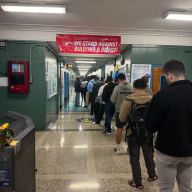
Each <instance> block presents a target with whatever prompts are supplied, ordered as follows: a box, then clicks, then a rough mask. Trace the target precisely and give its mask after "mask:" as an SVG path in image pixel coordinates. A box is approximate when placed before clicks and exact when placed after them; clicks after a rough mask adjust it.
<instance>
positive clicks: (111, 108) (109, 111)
mask: <svg viewBox="0 0 192 192" xmlns="http://www.w3.org/2000/svg"><path fill="white" fill-rule="evenodd" d="M106 81H107V82H108V84H107V85H106V86H105V87H104V89H103V94H102V100H103V102H104V103H105V108H104V111H105V124H104V126H105V130H104V133H106V134H109V135H110V134H111V121H112V118H113V115H114V113H115V104H114V103H112V102H111V100H110V98H111V95H112V93H113V90H114V88H115V86H116V85H115V83H114V82H113V78H112V77H111V76H108V77H107V80H106Z"/></svg>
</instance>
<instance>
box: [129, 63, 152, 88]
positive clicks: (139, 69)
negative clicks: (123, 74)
mask: <svg viewBox="0 0 192 192" xmlns="http://www.w3.org/2000/svg"><path fill="white" fill-rule="evenodd" d="M144 75H149V76H150V77H151V64H132V67H131V83H132V84H133V83H134V81H135V80H137V79H140V78H141V77H143V76H144ZM148 85H149V87H151V82H150V79H149V82H148Z"/></svg>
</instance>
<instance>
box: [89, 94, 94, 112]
mask: <svg viewBox="0 0 192 192" xmlns="http://www.w3.org/2000/svg"><path fill="white" fill-rule="evenodd" d="M90 102H91V115H93V114H94V107H95V98H94V96H93V94H92V93H90Z"/></svg>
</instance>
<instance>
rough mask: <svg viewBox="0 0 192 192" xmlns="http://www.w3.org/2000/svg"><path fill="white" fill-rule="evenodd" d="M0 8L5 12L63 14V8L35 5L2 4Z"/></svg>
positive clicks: (64, 11) (64, 10)
mask: <svg viewBox="0 0 192 192" xmlns="http://www.w3.org/2000/svg"><path fill="white" fill-rule="evenodd" d="M1 8H2V9H3V11H5V12H23V13H59V14H65V13H66V8H65V6H58V5H57V6H56V5H36V4H19V3H17V4H12V3H7V4H2V5H1Z"/></svg>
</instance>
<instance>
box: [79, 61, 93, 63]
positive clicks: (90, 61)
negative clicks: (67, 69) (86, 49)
mask: <svg viewBox="0 0 192 192" xmlns="http://www.w3.org/2000/svg"><path fill="white" fill-rule="evenodd" d="M75 63H96V61H75Z"/></svg>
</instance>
